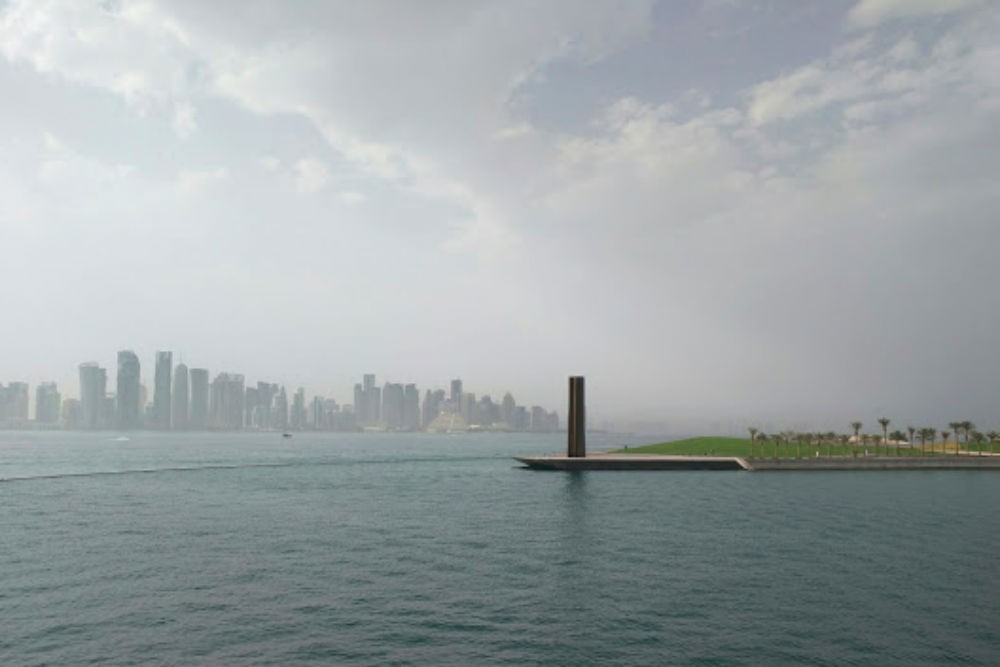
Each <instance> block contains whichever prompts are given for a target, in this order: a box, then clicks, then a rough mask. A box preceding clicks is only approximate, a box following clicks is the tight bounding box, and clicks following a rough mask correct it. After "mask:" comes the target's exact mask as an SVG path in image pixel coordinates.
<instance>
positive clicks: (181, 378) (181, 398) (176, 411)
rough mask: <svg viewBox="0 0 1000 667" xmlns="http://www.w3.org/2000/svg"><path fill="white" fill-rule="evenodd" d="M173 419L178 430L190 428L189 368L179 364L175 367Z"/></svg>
mask: <svg viewBox="0 0 1000 667" xmlns="http://www.w3.org/2000/svg"><path fill="white" fill-rule="evenodd" d="M172 399H173V400H172V403H173V405H172V409H171V413H172V414H171V417H172V419H173V426H174V428H176V429H184V428H187V427H188V367H187V366H185V365H184V364H182V363H181V364H177V366H176V367H174V393H173V396H172Z"/></svg>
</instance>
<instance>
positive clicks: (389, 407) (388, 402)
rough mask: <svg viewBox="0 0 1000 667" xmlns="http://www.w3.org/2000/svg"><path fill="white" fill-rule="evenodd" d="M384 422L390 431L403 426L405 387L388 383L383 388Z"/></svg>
mask: <svg viewBox="0 0 1000 667" xmlns="http://www.w3.org/2000/svg"><path fill="white" fill-rule="evenodd" d="M382 421H384V422H385V427H386V428H387V429H389V430H396V429H399V428H402V426H403V385H401V384H395V383H392V382H386V383H385V386H384V387H383V388H382Z"/></svg>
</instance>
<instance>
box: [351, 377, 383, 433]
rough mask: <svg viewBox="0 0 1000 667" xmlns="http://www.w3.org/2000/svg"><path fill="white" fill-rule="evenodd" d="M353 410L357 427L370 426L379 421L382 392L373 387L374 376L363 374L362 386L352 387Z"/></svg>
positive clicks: (380, 417)
mask: <svg viewBox="0 0 1000 667" xmlns="http://www.w3.org/2000/svg"><path fill="white" fill-rule="evenodd" d="M354 410H355V413H356V417H357V423H358V425H359V426H371V425H373V424H378V423H379V422H380V421H381V419H382V390H381V389H379V388H378V387H376V386H375V375H374V374H372V373H367V374H365V376H364V378H363V379H362V384H359V385H358V384H356V385H354Z"/></svg>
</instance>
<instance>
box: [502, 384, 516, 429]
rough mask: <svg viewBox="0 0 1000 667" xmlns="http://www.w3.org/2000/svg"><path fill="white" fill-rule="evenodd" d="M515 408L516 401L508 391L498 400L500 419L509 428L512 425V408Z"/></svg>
mask: <svg viewBox="0 0 1000 667" xmlns="http://www.w3.org/2000/svg"><path fill="white" fill-rule="evenodd" d="M516 408H517V403H516V402H514V397H513V396H512V395H511V393H510V392H509V391H508V392H507V393H506V394H504V395H503V400H502V401H501V402H500V419H501V421H503V422H504V423H505V424H507V426H510V427H511V428H513V427H514V410H515V409H516Z"/></svg>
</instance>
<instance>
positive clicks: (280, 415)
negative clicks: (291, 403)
mask: <svg viewBox="0 0 1000 667" xmlns="http://www.w3.org/2000/svg"><path fill="white" fill-rule="evenodd" d="M271 428H275V429H279V430H281V431H284V430H285V429H286V428H288V394H287V393H285V388H284V387H283V386H282V387H281V388H279V389H278V393H277V394H275V395H274V409H273V410H272V412H271Z"/></svg>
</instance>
